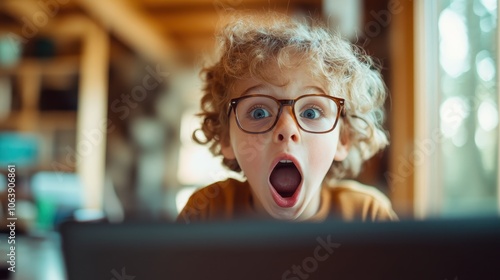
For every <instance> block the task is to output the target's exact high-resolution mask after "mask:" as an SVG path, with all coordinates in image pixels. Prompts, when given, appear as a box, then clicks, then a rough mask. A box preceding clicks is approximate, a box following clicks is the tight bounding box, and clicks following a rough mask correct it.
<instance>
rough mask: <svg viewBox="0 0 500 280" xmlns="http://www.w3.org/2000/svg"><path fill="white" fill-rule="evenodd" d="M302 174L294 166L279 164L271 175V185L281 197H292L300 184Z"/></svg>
mask: <svg viewBox="0 0 500 280" xmlns="http://www.w3.org/2000/svg"><path fill="white" fill-rule="evenodd" d="M300 180H301V177H300V173H299V171H298V170H297V168H296V167H295V165H294V164H278V166H276V168H274V170H273V172H272V173H271V178H270V181H271V184H272V185H273V187H274V189H275V190H276V192H278V194H279V195H280V196H281V197H290V196H292V195H293V194H294V193H295V191H296V190H297V188H298V187H299V184H300Z"/></svg>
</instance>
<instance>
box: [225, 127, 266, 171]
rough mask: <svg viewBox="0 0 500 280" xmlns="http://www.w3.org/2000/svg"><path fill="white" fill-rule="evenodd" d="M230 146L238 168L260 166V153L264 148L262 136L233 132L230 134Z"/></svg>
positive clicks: (264, 143)
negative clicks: (238, 165)
mask: <svg viewBox="0 0 500 280" xmlns="http://www.w3.org/2000/svg"><path fill="white" fill-rule="evenodd" d="M231 145H232V147H233V149H234V152H235V156H236V160H238V163H239V164H240V167H242V168H243V169H247V167H250V168H252V167H255V166H256V165H257V166H260V164H259V160H261V159H262V158H263V157H262V153H263V151H264V149H265V147H266V142H265V138H264V136H263V134H247V133H244V132H242V131H233V132H232V133H231Z"/></svg>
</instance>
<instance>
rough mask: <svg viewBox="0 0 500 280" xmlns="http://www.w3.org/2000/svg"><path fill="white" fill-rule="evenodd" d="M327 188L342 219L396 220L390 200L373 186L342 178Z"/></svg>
mask: <svg viewBox="0 0 500 280" xmlns="http://www.w3.org/2000/svg"><path fill="white" fill-rule="evenodd" d="M327 188H328V190H329V192H330V194H331V198H332V200H333V201H332V203H334V204H335V205H336V206H337V208H338V211H339V212H340V213H341V215H342V218H343V219H346V220H354V219H361V220H372V221H375V220H397V215H396V213H395V212H394V210H393V209H392V205H391V202H390V200H389V199H388V198H387V196H385V195H384V194H383V193H382V192H381V191H380V190H378V189H377V188H375V187H372V186H368V185H364V184H361V183H359V182H356V181H353V180H343V181H338V182H336V183H335V184H334V185H331V186H328V187H327Z"/></svg>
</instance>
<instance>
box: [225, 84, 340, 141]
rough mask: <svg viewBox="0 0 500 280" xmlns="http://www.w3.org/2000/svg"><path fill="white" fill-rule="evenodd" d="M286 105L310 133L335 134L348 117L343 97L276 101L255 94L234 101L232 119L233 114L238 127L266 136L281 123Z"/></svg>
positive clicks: (306, 96) (297, 121)
mask: <svg viewBox="0 0 500 280" xmlns="http://www.w3.org/2000/svg"><path fill="white" fill-rule="evenodd" d="M283 106H291V107H292V109H293V110H292V112H293V118H294V120H295V122H296V123H297V124H298V126H299V127H300V129H302V130H303V131H306V132H310V133H327V132H330V131H332V130H333V129H335V126H337V122H338V119H339V117H340V116H344V114H345V112H344V99H343V98H338V97H333V96H329V95H317V94H309V95H302V96H300V97H298V98H296V99H276V98H273V97H271V96H268V95H260V94H255V95H245V96H242V97H239V98H235V99H231V101H230V102H229V111H228V116H229V115H230V114H231V111H233V112H234V115H235V116H236V123H237V124H238V127H239V128H240V129H241V130H243V131H244V132H246V133H251V134H259V133H266V132H268V131H270V130H271V129H273V128H274V126H275V125H276V123H278V119H279V117H280V115H281V113H282V112H283Z"/></svg>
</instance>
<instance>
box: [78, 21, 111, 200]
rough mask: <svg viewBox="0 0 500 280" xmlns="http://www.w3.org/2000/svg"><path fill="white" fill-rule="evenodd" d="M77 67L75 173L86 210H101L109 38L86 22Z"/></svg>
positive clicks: (95, 26)
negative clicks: (77, 94) (82, 188)
mask: <svg viewBox="0 0 500 280" xmlns="http://www.w3.org/2000/svg"><path fill="white" fill-rule="evenodd" d="M82 44H83V48H82V56H81V64H80V88H79V96H78V113H77V131H76V154H77V155H76V158H77V164H76V171H77V173H78V175H79V177H80V178H81V180H82V185H83V187H84V194H85V197H84V202H85V207H86V208H88V209H101V208H102V195H103V190H104V177H105V161H106V158H105V155H106V136H107V103H108V65H109V44H110V42H109V37H108V34H107V32H105V31H104V30H102V29H101V28H100V27H98V26H97V25H95V24H94V23H92V22H91V21H89V22H88V29H87V33H86V34H85V35H84V37H83V42H82Z"/></svg>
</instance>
